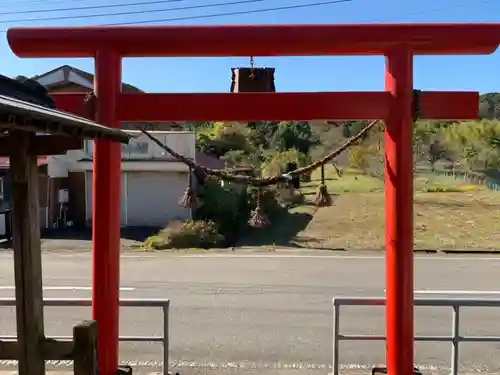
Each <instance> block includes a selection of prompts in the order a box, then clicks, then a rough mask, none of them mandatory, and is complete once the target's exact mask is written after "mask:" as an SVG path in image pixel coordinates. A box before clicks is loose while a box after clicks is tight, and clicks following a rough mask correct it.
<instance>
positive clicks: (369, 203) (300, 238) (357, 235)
mask: <svg viewBox="0 0 500 375" xmlns="http://www.w3.org/2000/svg"><path fill="white" fill-rule="evenodd" d="M499 209H500V194H499V193H495V192H489V191H478V192H474V193H417V195H416V198H415V211H414V212H415V248H416V249H443V250H444V249H464V250H467V249H478V250H485V249H499V248H500V231H499V228H500V220H499V219H498V212H499ZM384 217H385V212H384V194H383V193H367V194H352V193H351V194H342V195H340V196H339V197H337V198H336V200H335V204H334V206H332V207H324V208H320V209H318V210H317V211H316V212H315V214H314V217H313V218H312V220H311V222H310V223H309V225H308V226H307V227H306V228H305V229H304V230H303V231H301V232H300V233H298V234H297V236H296V241H297V242H298V243H301V244H303V245H304V246H307V247H312V248H313V247H316V248H332V249H335V248H347V249H382V248H383V247H384V220H385V218H384Z"/></svg>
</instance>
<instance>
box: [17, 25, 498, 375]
mask: <svg viewBox="0 0 500 375" xmlns="http://www.w3.org/2000/svg"><path fill="white" fill-rule="evenodd" d="M7 38H8V41H9V44H10V47H11V48H12V50H13V51H14V53H15V54H16V55H17V56H19V57H31V58H33V57H93V58H95V70H96V76H95V77H96V78H95V79H96V82H95V93H96V96H97V121H98V122H100V123H102V124H105V125H108V126H112V127H118V126H119V123H120V122H121V121H183V120H184V121H211V120H223V121H224V120H227V121H245V120H310V119H327V120H336V119H337V120H355V119H356V120H358V119H382V120H384V121H385V124H386V131H385V136H386V145H385V154H386V170H385V190H386V250H387V253H386V272H387V274H386V278H387V285H386V289H387V292H386V294H387V306H386V311H387V313H386V326H387V368H388V372H389V375H410V374H412V373H413V357H414V355H413V351H414V350H413V162H412V116H413V113H412V111H413V109H412V108H413V107H412V104H413V103H412V98H413V95H412V92H413V56H414V55H419V54H429V55H442V54H490V53H492V52H493V51H495V49H496V48H497V46H498V44H499V43H500V24H380V25H376V24H363V25H280V26H276V25H266V26H262V25H259V26H199V27H180V26H179V27H177V26H176V27H165V26H157V27H88V28H85V27H83V28H82V27H80V28H15V29H10V30H9V31H8V33H7ZM314 55H337V56H339V55H365V56H366V55H383V56H386V73H385V87H386V90H385V92H347V93H344V92H343V93H237V94H126V93H121V92H120V87H121V58H123V57H186V56H187V57H198V56H199V57H203V56H208V57H220V56H314ZM56 103H57V105H58V108H60V109H63V110H66V111H70V112H74V113H76V114H84V113H85V112H84V106H83V97H82V96H81V95H80V94H60V95H57V96H56ZM248 103H251V104H252V105H251V106H249V105H248ZM420 105H421V113H420V116H421V117H422V118H427V119H450V120H458V119H474V118H476V117H477V113H478V105H479V103H478V94H477V93H467V92H448V93H445V92H424V93H422V94H421V104H420ZM93 170H94V186H93V197H94V202H93V213H94V216H93V240H94V242H93V259H94V261H93V271H94V276H93V314H94V318H95V319H96V320H97V322H98V329H99V340H100V341H99V360H100V366H101V374H102V375H112V374H114V372H115V371H116V369H117V361H118V359H117V358H118V356H117V347H118V298H119V296H118V283H119V249H120V243H119V239H120V238H119V237H120V236H119V226H120V222H119V216H120V207H119V205H120V200H119V197H120V195H119V194H116V191H117V190H119V188H120V178H119V175H120V148H119V145H115V144H111V143H109V142H106V141H96V147H95V154H94V169H93Z"/></svg>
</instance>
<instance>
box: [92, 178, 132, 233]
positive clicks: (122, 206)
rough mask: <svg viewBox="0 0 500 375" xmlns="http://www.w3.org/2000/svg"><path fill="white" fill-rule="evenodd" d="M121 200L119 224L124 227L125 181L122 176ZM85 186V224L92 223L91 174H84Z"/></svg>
mask: <svg viewBox="0 0 500 375" xmlns="http://www.w3.org/2000/svg"><path fill="white" fill-rule="evenodd" d="M121 184H122V194H121V195H122V198H121V200H120V224H121V225H126V210H125V197H126V194H125V186H126V185H125V179H124V174H122V181H121ZM85 186H86V191H87V195H86V197H85V198H86V199H85V212H86V218H87V223H88V224H90V223H91V222H92V172H85Z"/></svg>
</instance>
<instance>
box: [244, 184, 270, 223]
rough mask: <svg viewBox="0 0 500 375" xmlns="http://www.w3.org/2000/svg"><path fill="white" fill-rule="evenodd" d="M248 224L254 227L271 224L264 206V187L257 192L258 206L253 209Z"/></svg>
mask: <svg viewBox="0 0 500 375" xmlns="http://www.w3.org/2000/svg"><path fill="white" fill-rule="evenodd" d="M248 224H249V225H250V226H251V227H254V228H262V227H265V226H266V225H268V224H269V220H268V219H267V216H266V214H265V213H264V209H263V208H262V189H259V190H258V192H257V207H255V210H253V211H252V214H251V216H250V220H249V221H248Z"/></svg>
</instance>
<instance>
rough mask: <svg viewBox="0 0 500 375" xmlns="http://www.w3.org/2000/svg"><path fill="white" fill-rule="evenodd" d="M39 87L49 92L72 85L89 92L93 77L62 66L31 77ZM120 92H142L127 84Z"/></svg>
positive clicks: (92, 84)
mask: <svg viewBox="0 0 500 375" xmlns="http://www.w3.org/2000/svg"><path fill="white" fill-rule="evenodd" d="M31 79H33V80H35V81H37V82H38V83H40V84H41V85H43V86H45V87H46V88H47V89H48V90H49V91H51V88H53V87H56V86H61V85H65V84H68V83H73V84H75V85H79V86H82V87H85V88H88V89H90V90H92V89H93V87H94V75H93V74H91V73H88V72H85V71H83V70H80V69H78V68H75V67H73V66H70V65H62V66H59V67H57V68H55V69H52V70H50V71H48V72H46V73H43V74H40V75H36V76H34V77H31ZM122 91H124V92H143V91H142V90H140V89H138V88H137V87H135V86H132V85H129V84H128V83H123V84H122Z"/></svg>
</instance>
